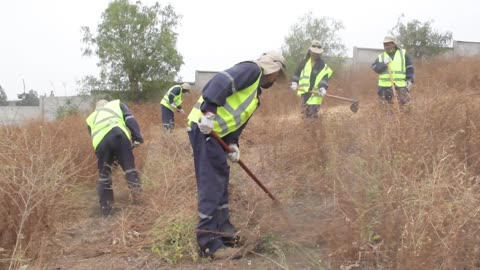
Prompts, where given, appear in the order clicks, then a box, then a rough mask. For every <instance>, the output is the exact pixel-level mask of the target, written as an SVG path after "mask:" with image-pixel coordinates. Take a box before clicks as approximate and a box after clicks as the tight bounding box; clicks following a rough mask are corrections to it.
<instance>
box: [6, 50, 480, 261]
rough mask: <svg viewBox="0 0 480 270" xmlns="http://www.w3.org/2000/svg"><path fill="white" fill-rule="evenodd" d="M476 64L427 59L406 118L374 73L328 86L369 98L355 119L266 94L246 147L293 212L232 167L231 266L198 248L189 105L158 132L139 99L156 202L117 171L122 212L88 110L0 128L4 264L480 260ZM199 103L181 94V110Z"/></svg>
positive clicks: (344, 109)
mask: <svg viewBox="0 0 480 270" xmlns="http://www.w3.org/2000/svg"><path fill="white" fill-rule="evenodd" d="M479 70H480V65H479V64H478V60H477V61H475V60H471V59H458V60H457V61H454V62H446V61H444V62H435V63H423V64H422V65H417V67H416V71H417V77H416V80H417V83H416V84H415V85H414V88H413V91H412V100H413V103H412V107H411V109H410V110H409V112H408V113H403V114H398V113H397V112H391V111H385V110H384V109H382V108H380V107H379V106H377V103H376V91H375V85H376V80H375V76H372V74H370V73H365V74H353V75H352V77H351V81H348V82H345V81H337V82H334V85H333V86H332V88H331V90H330V92H331V93H332V94H338V95H346V96H352V97H356V98H358V99H360V110H359V112H358V113H357V114H352V113H351V112H350V111H349V110H348V105H346V104H342V103H340V102H338V101H334V100H327V101H326V103H325V106H324V107H323V108H322V117H321V119H319V120H318V121H316V122H307V121H305V120H303V119H301V117H300V115H299V104H298V99H297V98H296V97H295V95H294V94H293V93H292V92H291V91H289V90H288V87H287V86H281V85H277V86H276V87H275V88H274V89H271V90H267V91H264V93H263V95H262V105H261V107H260V109H259V110H258V112H257V113H256V115H255V116H254V117H253V118H252V121H251V122H250V123H249V126H248V127H247V128H246V129H245V131H244V134H243V135H242V140H241V142H240V148H241V150H242V160H243V161H244V162H245V164H246V165H247V166H248V167H249V168H250V169H251V170H252V171H253V172H254V173H255V174H256V175H257V177H258V178H259V179H260V180H261V181H262V182H263V183H264V184H265V185H266V186H267V187H268V188H269V189H270V190H271V191H272V193H274V194H275V195H276V196H277V197H278V198H279V199H280V200H281V201H282V204H283V210H279V209H277V208H274V207H273V206H272V204H271V201H270V199H269V198H268V197H267V196H266V195H265V194H264V193H263V192H262V191H261V189H259V188H258V187H257V186H256V185H255V183H254V182H253V181H252V180H251V179H249V178H248V176H247V175H246V174H245V173H244V172H243V171H242V170H241V168H240V167H238V166H235V165H232V168H231V169H232V176H231V203H230V204H231V206H232V219H233V222H234V223H235V224H236V225H237V227H238V228H239V229H240V230H241V233H242V235H243V236H244V237H245V239H246V243H245V247H244V252H245V255H246V257H245V258H244V259H242V260H239V261H237V262H209V261H203V260H200V259H198V257H197V254H196V242H195V236H194V226H195V222H196V183H195V175H194V171H193V160H192V157H191V148H190V146H189V143H188V138H187V136H186V133H185V130H184V129H183V128H182V127H184V119H182V117H181V116H180V115H178V116H177V119H176V121H177V128H176V130H175V132H174V133H173V134H164V133H163V132H162V130H161V124H160V119H159V113H160V110H159V108H158V104H150V105H142V106H140V105H137V106H132V110H133V111H134V112H135V115H136V117H137V118H138V119H139V120H140V124H141V127H142V129H143V131H144V132H145V134H144V135H145V137H146V140H147V143H146V144H145V145H143V146H142V147H141V148H139V149H137V150H135V151H138V152H136V157H137V163H138V165H139V167H140V168H141V170H142V180H143V183H144V186H145V192H146V198H147V200H146V202H145V204H144V205H143V206H141V207H137V206H131V205H129V200H128V196H127V192H126V185H125V182H124V179H123V175H122V174H121V173H120V172H118V170H117V174H116V175H115V177H114V190H115V192H116V205H117V206H118V208H119V209H121V211H120V212H118V213H117V214H116V215H115V216H114V217H112V218H110V219H101V218H99V217H98V215H97V214H96V207H97V198H96V193H95V181H96V172H95V160H94V156H93V153H92V149H91V145H90V142H89V140H88V136H87V131H86V128H85V124H84V122H83V121H84V120H83V118H82V117H76V118H69V119H67V120H65V122H61V123H54V124H44V125H43V126H42V127H39V126H38V124H36V123H32V124H30V125H27V126H26V127H24V128H8V127H3V128H1V129H0V134H1V135H2V138H6V139H4V140H2V143H1V144H2V146H1V149H2V153H1V154H0V160H1V163H2V166H1V168H0V172H1V173H0V195H1V196H0V213H1V215H0V236H1V237H0V241H1V242H0V247H1V248H0V260H2V261H1V262H0V266H4V267H5V268H6V269H18V268H21V267H22V266H25V265H29V266H30V267H32V269H55V268H59V269H86V268H88V269H102V268H108V269H172V268H175V269H205V268H208V269H223V268H228V269H245V268H252V269H478V268H480V259H479V258H480V246H479V244H478V243H479V235H480V229H479V228H480V226H479V225H480V224H479V221H480V220H479V212H480V203H479V199H480V195H479V189H480V186H479V185H480V182H479V180H480V178H479V172H480V161H479V155H480V132H478V127H479V126H480V118H479V117H478V110H479V109H480V108H479V107H480V105H479V104H480V103H479V102H478V101H479V98H480V89H479V83H478V74H479ZM364 75H365V76H364ZM336 86H337V87H338V88H339V89H341V90H339V91H338V92H336V88H335V87H336ZM195 100H196V98H195V97H194V96H190V97H187V100H186V104H185V107H186V108H188V107H191V105H192V104H193V103H194V101H195ZM336 105H343V106H336ZM4 164H5V165H4ZM29 269H30V268H29Z"/></svg>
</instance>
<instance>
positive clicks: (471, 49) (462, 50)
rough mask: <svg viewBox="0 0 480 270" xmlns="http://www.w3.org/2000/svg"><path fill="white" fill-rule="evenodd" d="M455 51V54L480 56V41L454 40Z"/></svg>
mask: <svg viewBox="0 0 480 270" xmlns="http://www.w3.org/2000/svg"><path fill="white" fill-rule="evenodd" d="M453 51H454V55H455V56H465V57H469V56H470V57H472V56H480V42H470V41H460V40H454V41H453Z"/></svg>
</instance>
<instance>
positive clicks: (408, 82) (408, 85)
mask: <svg viewBox="0 0 480 270" xmlns="http://www.w3.org/2000/svg"><path fill="white" fill-rule="evenodd" d="M412 85H413V83H412V82H411V81H407V86H406V87H405V88H407V91H408V92H410V89H411V88H412Z"/></svg>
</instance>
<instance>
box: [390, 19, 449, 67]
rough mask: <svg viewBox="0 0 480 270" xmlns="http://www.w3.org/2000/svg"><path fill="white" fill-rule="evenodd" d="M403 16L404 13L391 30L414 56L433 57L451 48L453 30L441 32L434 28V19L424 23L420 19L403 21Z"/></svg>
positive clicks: (419, 57)
mask: <svg viewBox="0 0 480 270" xmlns="http://www.w3.org/2000/svg"><path fill="white" fill-rule="evenodd" d="M403 18H404V15H402V16H400V17H399V18H398V21H397V25H395V26H394V27H393V28H392V30H391V31H390V32H391V34H392V35H394V36H396V37H397V39H398V41H399V43H400V44H401V45H402V46H403V48H404V49H406V50H407V51H408V52H409V53H410V54H411V55H412V56H413V57H414V58H416V59H425V58H431V57H433V56H437V55H440V54H442V53H444V52H445V51H447V50H448V49H450V47H451V43H452V33H451V32H445V33H441V32H439V31H437V30H435V29H433V28H432V23H433V21H427V22H424V23H422V22H420V21H418V20H411V21H409V22H407V23H403V21H402V19H403Z"/></svg>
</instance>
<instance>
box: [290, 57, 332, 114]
mask: <svg viewBox="0 0 480 270" xmlns="http://www.w3.org/2000/svg"><path fill="white" fill-rule="evenodd" d="M312 67H313V66H312V59H311V58H310V59H308V61H307V63H306V64H305V67H304V68H303V70H302V73H301V74H300V80H299V81H298V86H299V87H298V91H297V96H301V95H303V94H305V93H307V92H308V89H309V88H310V74H312ZM332 74H333V70H332V69H331V68H330V67H329V66H328V65H327V64H325V66H324V67H323V69H322V70H321V71H320V73H318V75H317V77H316V78H315V84H314V87H313V89H312V90H311V92H313V94H312V95H311V96H310V98H309V99H308V100H307V104H308V105H320V104H322V101H323V98H322V97H321V96H318V95H316V93H320V92H319V88H320V87H319V84H320V82H321V81H322V78H323V77H324V76H325V75H328V78H330V77H331V76H332Z"/></svg>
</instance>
